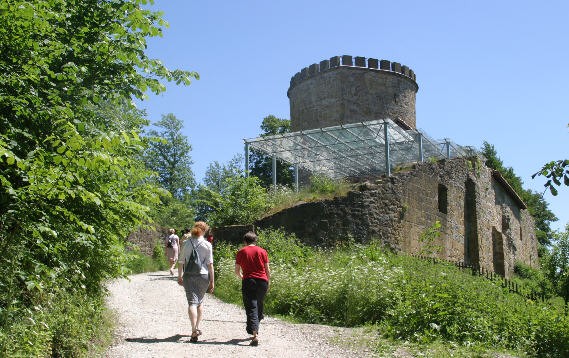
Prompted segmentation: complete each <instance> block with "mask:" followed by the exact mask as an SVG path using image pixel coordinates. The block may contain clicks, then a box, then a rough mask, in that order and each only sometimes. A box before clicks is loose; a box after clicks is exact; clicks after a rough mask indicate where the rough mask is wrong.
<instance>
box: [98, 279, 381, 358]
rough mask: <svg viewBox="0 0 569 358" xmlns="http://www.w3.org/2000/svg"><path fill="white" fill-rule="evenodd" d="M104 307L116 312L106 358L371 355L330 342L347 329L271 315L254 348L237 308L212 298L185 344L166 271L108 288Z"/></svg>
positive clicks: (185, 328)
mask: <svg viewBox="0 0 569 358" xmlns="http://www.w3.org/2000/svg"><path fill="white" fill-rule="evenodd" d="M108 287H109V291H110V295H109V298H108V306H109V307H110V308H111V309H113V310H114V311H115V312H116V314H117V319H118V327H117V331H116V332H115V336H116V337H115V343H114V344H113V346H112V347H111V348H110V349H109V351H108V352H107V357H113V358H118V357H278V358H287V357H291V358H293V357H294V358H301V357H348V356H360V357H363V356H370V354H369V352H361V351H360V352H357V353H356V352H353V351H350V350H348V349H347V348H342V347H339V346H337V345H334V344H332V343H331V341H333V340H336V341H337V340H338V338H339V337H341V336H343V335H351V334H352V332H351V331H350V330H349V329H344V328H337V327H329V326H321V325H306V324H291V323H287V322H284V321H281V320H278V319H275V318H272V317H266V318H265V319H264V320H263V321H262V322H261V327H260V332H259V338H260V343H259V346H258V347H251V346H249V339H248V338H249V335H248V334H247V333H246V332H245V313H244V311H243V310H242V308H240V307H238V306H235V305H231V304H227V303H224V302H221V301H220V300H218V299H216V298H215V297H213V296H212V295H209V294H208V296H207V297H206V301H205V303H204V305H205V306H204V320H203V321H202V324H201V327H200V328H201V330H202V331H203V335H201V336H200V340H199V342H198V343H190V342H189V340H190V336H189V335H190V333H191V328H190V321H189V319H188V316H187V303H186V298H185V294H184V291H183V288H182V287H181V286H178V284H177V283H176V281H175V278H173V277H171V276H170V275H169V274H168V272H166V271H164V272H153V273H145V274H139V275H133V276H131V277H130V280H126V279H120V280H116V281H114V282H112V283H110V284H109V286H108Z"/></svg>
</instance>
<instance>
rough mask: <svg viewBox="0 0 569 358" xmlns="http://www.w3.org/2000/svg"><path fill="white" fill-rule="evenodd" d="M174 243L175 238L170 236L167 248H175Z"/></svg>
mask: <svg viewBox="0 0 569 358" xmlns="http://www.w3.org/2000/svg"><path fill="white" fill-rule="evenodd" d="M173 241H174V238H173V237H172V235H170V236H168V243H167V244H166V247H174V244H173Z"/></svg>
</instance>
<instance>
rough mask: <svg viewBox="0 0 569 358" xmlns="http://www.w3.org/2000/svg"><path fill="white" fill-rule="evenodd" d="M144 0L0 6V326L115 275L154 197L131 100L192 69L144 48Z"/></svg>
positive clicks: (147, 15) (182, 80)
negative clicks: (172, 65)
mask: <svg viewBox="0 0 569 358" xmlns="http://www.w3.org/2000/svg"><path fill="white" fill-rule="evenodd" d="M146 3H147V1H144V0H102V1H101V0H97V1H95V0H86V1H68V0H49V1H48V0H27V1H24V0H5V1H2V2H1V3H0V72H1V73H2V76H0V316H1V317H0V322H2V323H1V324H0V326H1V327H0V328H2V329H4V328H7V327H10V324H11V322H12V321H13V320H19V319H21V318H22V317H25V316H26V315H31V314H32V311H30V310H29V307H36V308H35V310H36V311H42V310H47V309H49V305H50V300H49V297H50V295H51V294H52V293H53V292H57V291H60V292H62V291H63V290H67V291H69V292H80V293H85V292H86V293H98V292H100V290H101V282H102V281H103V280H105V279H107V278H109V277H116V276H118V275H122V274H124V271H123V265H122V262H123V258H124V257H123V253H124V250H123V246H122V240H123V238H124V237H126V236H127V234H128V233H129V231H130V230H131V229H132V228H133V227H135V226H137V225H139V224H140V223H143V222H146V221H147V220H148V207H147V205H148V204H151V203H153V202H156V201H157V200H158V191H157V188H156V187H155V186H154V185H153V184H152V183H151V182H149V181H148V180H147V179H146V178H147V176H148V174H149V173H148V172H147V171H146V170H145V169H144V165H141V162H140V161H139V160H138V159H137V158H140V154H141V153H142V150H143V146H144V142H143V141H142V140H141V138H140V137H139V134H140V133H141V130H142V126H143V125H144V124H146V120H145V119H144V118H143V116H142V113H140V112H139V111H137V110H136V108H135V106H134V104H133V102H132V99H133V98H138V99H144V97H145V95H146V93H147V92H148V91H151V92H154V93H160V92H162V91H164V90H165V86H164V84H163V83H162V81H164V80H167V81H173V82H175V83H178V84H189V83H190V80H191V79H193V78H198V75H197V74H196V73H195V72H189V71H182V70H170V69H168V68H166V67H165V66H164V65H163V63H162V62H161V61H159V60H156V59H151V58H149V57H148V56H147V55H146V54H145V50H146V39H147V38H148V37H154V36H160V35H161V32H162V28H163V27H164V26H166V25H167V24H166V23H165V22H164V20H163V19H162V18H161V14H160V13H157V12H153V11H151V10H148V9H146V8H143V7H142V5H143V4H146ZM38 327H40V326H38ZM38 329H39V328H38ZM38 344H39V343H38ZM1 349H2V347H0V351H1ZM54 354H55V355H57V353H54Z"/></svg>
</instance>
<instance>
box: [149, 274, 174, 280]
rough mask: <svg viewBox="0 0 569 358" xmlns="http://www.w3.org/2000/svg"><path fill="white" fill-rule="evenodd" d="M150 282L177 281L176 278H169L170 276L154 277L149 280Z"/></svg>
mask: <svg viewBox="0 0 569 358" xmlns="http://www.w3.org/2000/svg"><path fill="white" fill-rule="evenodd" d="M151 280H152V281H178V276H170V275H160V276H158V275H155V277H152V278H151Z"/></svg>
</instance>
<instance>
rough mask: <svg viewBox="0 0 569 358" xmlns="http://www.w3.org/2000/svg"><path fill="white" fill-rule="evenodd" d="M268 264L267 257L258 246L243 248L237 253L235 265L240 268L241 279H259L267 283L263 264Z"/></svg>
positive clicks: (265, 252)
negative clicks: (241, 272)
mask: <svg viewBox="0 0 569 358" xmlns="http://www.w3.org/2000/svg"><path fill="white" fill-rule="evenodd" d="M268 262H269V255H268V254H267V251H265V249H263V248H261V247H259V246H245V247H244V248H242V249H241V250H239V251H238V252H237V257H236V259H235V263H237V264H238V265H239V266H241V271H243V278H244V279H245V278H259V279H261V280H265V281H269V278H268V277H267V271H266V270H265V264H267V263H268Z"/></svg>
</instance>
